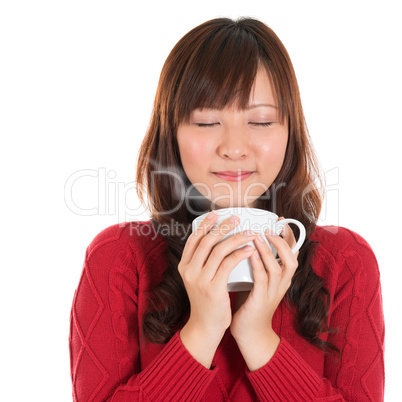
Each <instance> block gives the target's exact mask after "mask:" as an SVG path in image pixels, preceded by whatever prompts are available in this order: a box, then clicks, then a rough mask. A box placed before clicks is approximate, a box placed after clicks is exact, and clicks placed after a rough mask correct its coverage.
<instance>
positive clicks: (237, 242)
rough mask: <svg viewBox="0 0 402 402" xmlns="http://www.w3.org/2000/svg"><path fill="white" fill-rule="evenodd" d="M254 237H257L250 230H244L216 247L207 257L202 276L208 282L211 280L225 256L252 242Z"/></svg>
mask: <svg viewBox="0 0 402 402" xmlns="http://www.w3.org/2000/svg"><path fill="white" fill-rule="evenodd" d="M256 236H257V235H256V234H255V233H253V232H251V231H250V230H245V231H243V232H240V233H236V234H235V235H233V236H231V237H229V238H228V239H226V240H225V241H223V242H221V243H219V244H218V245H216V246H215V247H214V249H213V250H212V252H211V254H210V256H209V257H208V261H207V262H206V263H205V266H204V268H203V269H202V275H203V276H205V277H206V278H207V279H208V280H212V279H213V278H214V276H215V274H216V271H217V270H219V269H220V268H219V267H220V265H221V264H222V263H223V262H224V261H225V260H224V259H225V257H226V258H227V256H229V255H230V254H231V253H233V252H234V250H235V249H237V248H238V247H240V246H243V245H245V244H246V243H250V242H251V241H253V240H254V239H255V238H256ZM250 247H251V246H250Z"/></svg>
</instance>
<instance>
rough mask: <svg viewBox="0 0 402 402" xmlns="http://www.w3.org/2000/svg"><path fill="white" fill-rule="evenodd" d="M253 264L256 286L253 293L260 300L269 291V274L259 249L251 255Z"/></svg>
mask: <svg viewBox="0 0 402 402" xmlns="http://www.w3.org/2000/svg"><path fill="white" fill-rule="evenodd" d="M267 247H268V246H267ZM268 248H269V247H268ZM251 264H252V266H253V276H254V286H253V289H252V292H253V294H254V295H255V296H256V297H258V298H259V297H264V296H265V297H266V295H267V291H268V272H267V270H266V268H265V265H264V263H263V261H262V259H261V255H260V253H259V251H258V250H257V249H256V250H255V251H254V253H253V254H252V255H251Z"/></svg>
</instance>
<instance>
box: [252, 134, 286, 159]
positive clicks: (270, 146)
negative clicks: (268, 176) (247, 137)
mask: <svg viewBox="0 0 402 402" xmlns="http://www.w3.org/2000/svg"><path fill="white" fill-rule="evenodd" d="M286 146H287V136H286V135H284V134H282V135H277V136H272V137H270V138H269V139H264V140H261V142H260V143H259V144H258V146H257V149H258V153H259V155H260V158H261V160H264V161H266V162H270V163H282V162H283V160H284V158H285V153H286Z"/></svg>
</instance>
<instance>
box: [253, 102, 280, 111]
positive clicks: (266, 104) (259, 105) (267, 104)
mask: <svg viewBox="0 0 402 402" xmlns="http://www.w3.org/2000/svg"><path fill="white" fill-rule="evenodd" d="M262 106H265V107H273V108H275V109H278V107H277V106H275V105H271V104H269V103H257V104H255V105H250V106H247V107H246V110H250V109H255V108H257V107H262Z"/></svg>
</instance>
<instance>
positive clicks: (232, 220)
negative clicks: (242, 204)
mask: <svg viewBox="0 0 402 402" xmlns="http://www.w3.org/2000/svg"><path fill="white" fill-rule="evenodd" d="M238 220H239V218H238V217H237V216H232V217H231V218H230V219H229V222H237V221H238Z"/></svg>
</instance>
